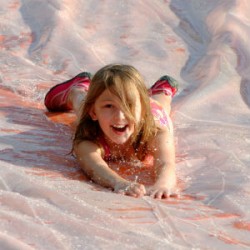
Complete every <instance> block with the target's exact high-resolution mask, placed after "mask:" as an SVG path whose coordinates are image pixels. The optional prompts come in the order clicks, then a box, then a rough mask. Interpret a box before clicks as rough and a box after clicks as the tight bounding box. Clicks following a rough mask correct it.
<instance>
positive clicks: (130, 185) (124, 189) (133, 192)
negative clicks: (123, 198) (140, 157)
mask: <svg viewBox="0 0 250 250" xmlns="http://www.w3.org/2000/svg"><path fill="white" fill-rule="evenodd" d="M114 191H115V192H116V193H119V194H124V195H129V196H133V197H142V196H144V195H145V194H146V189H145V186H144V185H142V184H139V183H136V182H129V181H126V182H122V183H121V182H119V183H117V184H116V186H115V189H114Z"/></svg>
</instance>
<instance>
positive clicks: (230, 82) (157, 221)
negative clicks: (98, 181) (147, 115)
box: [0, 0, 250, 250]
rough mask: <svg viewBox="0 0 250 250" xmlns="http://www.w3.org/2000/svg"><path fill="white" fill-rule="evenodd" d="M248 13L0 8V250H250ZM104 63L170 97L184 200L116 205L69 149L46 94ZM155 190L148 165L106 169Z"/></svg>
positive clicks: (176, 2)
mask: <svg viewBox="0 0 250 250" xmlns="http://www.w3.org/2000/svg"><path fill="white" fill-rule="evenodd" d="M249 11H250V6H249V3H248V1H247V0H241V1H239V0H238V1H237V0H235V1H228V0H219V1H218V0H216V1H215V0H210V1H203V0H192V1H188V2H187V3H184V2H183V1H181V0H172V1H136V2H135V1H132V0H128V1H115V0H107V1H94V0H87V1H86V0H84V1H83V0H78V1H76V0H72V1H67V0H63V1H56V0H50V1H49V0H48V1H42V0H13V1H12V0H9V1H4V0H0V117H1V119H0V204H1V206H0V246H1V247H0V248H1V249H4V250H6V249H18V250H19V249H25V250H26V249H192V248H193V249H249V248H250V237H249V235H250V212H249V211H250V210H249V207H250V153H249V152H250V118H249V117H250V109H249V107H250V85H249V84H250V83H249V79H250V70H249V65H250V60H249V58H250V50H249V42H250V38H249V37H250V36H249V34H250V26H249V23H250V19H249V15H248V13H249ZM112 62H122V63H130V64H133V65H134V66H135V67H137V68H138V69H139V70H140V71H141V73H142V74H143V75H144V77H145V81H146V84H147V86H150V85H151V84H152V83H153V82H154V81H155V80H156V79H157V78H159V77H160V76H161V75H164V74H166V73H167V74H169V75H171V76H173V77H175V78H176V79H177V80H178V81H179V82H180V91H179V93H178V94H177V96H176V97H175V99H174V101H173V109H172V117H173V120H174V125H175V140H176V151H177V152H176V153H177V157H176V162H177V174H178V178H179V180H180V183H181V185H182V187H183V191H182V193H181V197H180V198H178V199H176V198H171V199H166V200H154V199H151V198H150V197H147V196H145V197H144V198H142V199H135V198H132V197H127V196H122V195H118V194H115V193H113V192H111V191H110V190H108V189H105V188H102V187H100V186H98V185H95V184H94V183H92V182H90V181H89V180H88V179H87V177H86V176H85V175H84V173H83V172H82V171H81V170H80V168H79V166H78V165H77V162H76V160H75V159H74V158H73V157H72V156H71V155H70V154H69V152H70V150H71V138H72V132H73V130H74V121H75V116H74V114H73V113H65V114H62V113H53V114H51V113H48V112H47V111H46V110H45V108H44V106H43V97H44V95H45V93H46V91H47V90H48V88H50V87H51V86H53V85H54V84H57V83H58V82H61V81H64V80H67V79H69V78H70V77H72V76H74V75H76V74H78V73H79V72H81V71H86V70H88V71H91V72H95V71H96V70H97V69H98V68H100V67H102V66H103V65H105V64H108V63H112ZM116 170H117V171H118V172H120V173H121V174H122V175H123V176H124V177H126V178H129V179H132V180H133V179H135V180H142V181H143V182H145V183H146V184H147V183H150V182H152V178H153V176H152V171H151V169H149V168H146V167H144V168H140V169H132V168H128V167H127V166H122V165H121V166H119V167H117V168H116Z"/></svg>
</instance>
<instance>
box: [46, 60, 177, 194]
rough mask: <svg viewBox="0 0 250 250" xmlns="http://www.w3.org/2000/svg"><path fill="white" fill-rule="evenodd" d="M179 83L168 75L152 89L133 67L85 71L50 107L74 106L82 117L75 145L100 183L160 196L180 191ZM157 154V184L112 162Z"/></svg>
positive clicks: (54, 93)
mask: <svg viewBox="0 0 250 250" xmlns="http://www.w3.org/2000/svg"><path fill="white" fill-rule="evenodd" d="M176 91H177V83H176V81H175V80H174V79H172V78H171V77H168V76H163V77H162V78H160V80H158V81H157V82H156V83H155V84H154V85H153V86H152V87H151V88H150V89H149V90H147V89H146V86H145V84H144V81H143V79H142V76H141V75H140V73H139V72H138V71H137V70H136V69H135V68H134V67H132V66H130V65H121V64H112V65H107V66H105V67H103V68H101V69H100V70H99V71H98V72H97V73H96V74H95V75H94V76H93V78H92V79H90V74H89V73H87V72H83V73H81V74H79V75H77V76H75V77H74V78H72V79H70V80H69V81H66V82H64V83H61V84H58V85H56V86H55V87H53V88H52V89H50V91H49V92H48V93H47V95H46V97H45V105H46V107H47V109H48V110H49V111H67V110H71V109H73V110H74V111H75V112H76V114H77V116H78V119H79V120H78V125H77V127H76V132H75V136H74V139H73V147H72V148H73V149H72V151H73V152H74V153H75V155H76V157H77V160H78V161H79V164H80V166H81V168H82V169H83V170H84V172H85V173H86V174H87V175H88V176H89V177H90V178H91V179H92V180H93V181H95V182H96V183H98V184H100V185H102V186H104V187H109V188H112V189H113V190H114V191H115V192H118V193H123V194H126V195H130V196H134V197H141V196H143V195H146V194H149V195H151V196H152V197H154V198H167V197H169V196H170V195H175V194H176V193H177V192H176V191H177V190H176V174H175V149H174V138H173V128H172V122H171V119H170V117H169V113H170V104H171V99H172V97H173V96H174V94H175V93H176ZM148 155H152V156H153V159H154V160H153V165H154V168H155V171H156V174H157V178H156V181H155V183H154V185H153V186H151V187H149V188H147V190H146V188H145V186H144V185H142V184H140V183H136V182H130V181H128V180H126V179H124V178H122V177H121V176H120V175H118V174H117V173H116V172H115V171H113V170H112V169H111V168H110V167H109V165H110V164H119V163H121V161H122V162H126V161H127V162H131V160H134V161H135V160H137V161H138V160H139V161H141V162H143V161H144V160H145V158H146V157H147V156H148Z"/></svg>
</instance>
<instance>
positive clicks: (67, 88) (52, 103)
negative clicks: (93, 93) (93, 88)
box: [44, 72, 90, 112]
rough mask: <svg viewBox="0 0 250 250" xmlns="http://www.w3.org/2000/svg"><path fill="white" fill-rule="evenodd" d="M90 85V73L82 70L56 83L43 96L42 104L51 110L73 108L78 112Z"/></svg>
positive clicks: (60, 110) (58, 110)
mask: <svg viewBox="0 0 250 250" xmlns="http://www.w3.org/2000/svg"><path fill="white" fill-rule="evenodd" d="M89 85H90V73H88V72H82V73H80V74H78V75H77V76H75V77H73V78H72V79H70V80H68V81H66V82H63V83H60V84H57V85H56V86H54V87H53V88H51V89H50V90H49V91H48V93H47V94H46V96H45V99H44V104H45V106H46V107H47V109H48V110H49V111H51V112H63V111H69V110H72V109H74V110H75V111H77V112H78V110H79V106H80V102H81V101H82V100H83V99H84V97H85V95H86V92H87V91H88V88H89Z"/></svg>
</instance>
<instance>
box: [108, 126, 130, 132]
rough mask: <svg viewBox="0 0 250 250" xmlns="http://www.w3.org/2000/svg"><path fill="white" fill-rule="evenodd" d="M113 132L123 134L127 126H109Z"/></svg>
mask: <svg viewBox="0 0 250 250" xmlns="http://www.w3.org/2000/svg"><path fill="white" fill-rule="evenodd" d="M111 127H112V128H113V129H114V130H115V131H117V132H125V130H126V129H127V127H128V125H113V126H111Z"/></svg>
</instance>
